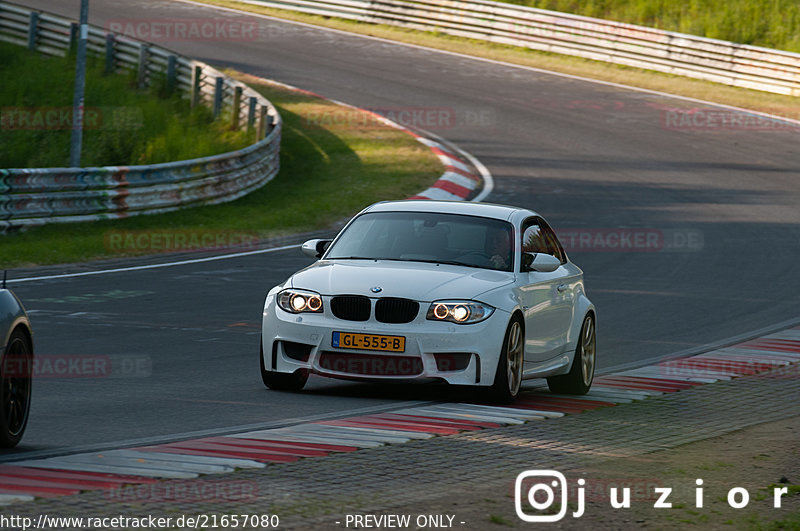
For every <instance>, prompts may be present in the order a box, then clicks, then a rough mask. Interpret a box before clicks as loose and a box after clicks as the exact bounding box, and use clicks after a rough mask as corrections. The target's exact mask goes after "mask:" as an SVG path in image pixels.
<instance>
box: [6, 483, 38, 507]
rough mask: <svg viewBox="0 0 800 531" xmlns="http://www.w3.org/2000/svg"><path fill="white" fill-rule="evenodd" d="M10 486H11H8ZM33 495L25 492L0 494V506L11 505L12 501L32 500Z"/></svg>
mask: <svg viewBox="0 0 800 531" xmlns="http://www.w3.org/2000/svg"><path fill="white" fill-rule="evenodd" d="M9 488H12V489H13V487H9ZM33 500H34V497H33V496H28V495H27V494H0V506H2V505H11V504H12V503H23V502H29V501H33Z"/></svg>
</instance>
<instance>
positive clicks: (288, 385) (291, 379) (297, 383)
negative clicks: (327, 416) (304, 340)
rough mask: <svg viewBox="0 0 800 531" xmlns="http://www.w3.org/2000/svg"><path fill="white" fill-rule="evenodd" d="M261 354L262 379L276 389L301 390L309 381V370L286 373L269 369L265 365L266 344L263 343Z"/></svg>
mask: <svg viewBox="0 0 800 531" xmlns="http://www.w3.org/2000/svg"><path fill="white" fill-rule="evenodd" d="M259 350H260V355H259V360H260V361H259V366H260V367H261V381H262V382H264V385H265V386H267V387H268V388H269V389H272V390H274V391H300V390H301V389H303V387H305V385H306V382H307V381H308V371H304V370H302V369H300V370H297V371H294V372H293V373H290V374H286V373H283V372H275V371H268V370H267V368H266V367H264V345H263V343H262V345H261V348H260V349H259Z"/></svg>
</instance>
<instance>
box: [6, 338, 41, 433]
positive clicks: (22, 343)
mask: <svg viewBox="0 0 800 531" xmlns="http://www.w3.org/2000/svg"><path fill="white" fill-rule="evenodd" d="M32 376H33V346H32V345H31V342H30V339H28V336H27V334H25V332H24V331H23V330H22V328H19V327H18V328H16V329H15V330H14V332H12V333H11V338H10V339H9V341H8V345H6V349H5V353H4V354H3V358H2V364H1V365H0V447H1V448H13V447H14V446H16V445H17V444H19V441H20V440H22V435H23V434H24V433H25V426H26V425H27V424H28V414H29V413H30V409H31V384H32V380H33V378H32Z"/></svg>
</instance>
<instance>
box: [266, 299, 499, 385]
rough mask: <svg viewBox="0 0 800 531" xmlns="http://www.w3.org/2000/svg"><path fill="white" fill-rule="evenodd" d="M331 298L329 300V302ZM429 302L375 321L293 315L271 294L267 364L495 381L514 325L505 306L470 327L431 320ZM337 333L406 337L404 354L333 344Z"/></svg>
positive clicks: (336, 372) (363, 375)
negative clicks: (395, 319) (398, 320)
mask: <svg viewBox="0 0 800 531" xmlns="http://www.w3.org/2000/svg"><path fill="white" fill-rule="evenodd" d="M326 302H327V301H326ZM426 312H427V304H421V307H420V312H419V314H418V315H417V317H416V319H415V320H414V321H412V322H410V323H405V324H388V323H381V322H378V321H376V320H375V316H374V312H373V315H372V316H371V317H370V320H369V321H364V322H357V321H347V320H342V319H337V318H336V317H334V316H333V315H332V314H331V313H330V305H329V304H328V305H326V306H325V313H324V314H312V313H303V314H291V313H288V312H285V311H283V310H282V309H280V308H278V307H277V306H276V304H275V297H274V296H272V295H270V296H268V297H267V301H266V303H265V305H264V314H263V320H262V336H261V340H262V342H263V349H264V360H263V362H264V367H266V368H267V370H271V371H275V372H281V373H292V372H295V371H297V370H301V369H302V370H308V371H310V372H313V373H316V374H320V375H323V376H328V377H333V378H345V379H364V380H384V381H385V380H404V381H408V380H431V379H435V380H443V381H445V382H447V383H450V384H457V385H483V386H486V385H491V384H492V383H493V381H494V375H495V372H496V370H497V361H498V359H499V357H500V351H501V348H502V344H503V339H504V336H505V332H506V327H507V326H508V321H509V318H510V316H509V314H508V313H506V312H503V311H501V310H495V311H494V313H493V314H492V315H491V316H490V317H489V318H488V319H486V320H485V321H482V322H480V323H475V324H468V325H457V324H454V323H448V322H435V321H428V320H427V319H426V318H425V314H426ZM334 332H351V333H361V334H371V335H383V336H402V337H404V338H405V350H404V352H381V351H375V350H362V349H348V348H339V347H334V346H333V343H334V342H333V333H334Z"/></svg>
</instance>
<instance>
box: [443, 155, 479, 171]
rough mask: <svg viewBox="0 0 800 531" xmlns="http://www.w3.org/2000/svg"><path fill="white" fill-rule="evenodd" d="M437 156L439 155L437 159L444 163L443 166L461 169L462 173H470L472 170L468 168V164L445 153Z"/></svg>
mask: <svg viewBox="0 0 800 531" xmlns="http://www.w3.org/2000/svg"><path fill="white" fill-rule="evenodd" d="M437 156H438V157H439V160H440V161H442V164H444V165H445V166H449V167H452V168H456V169H458V170H461V171H463V172H464V173H472V170H471V169H470V168H469V166H467V165H466V164H464V163H463V162H461V161H460V160H458V159H454V158H452V157H447V156H445V155H437Z"/></svg>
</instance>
